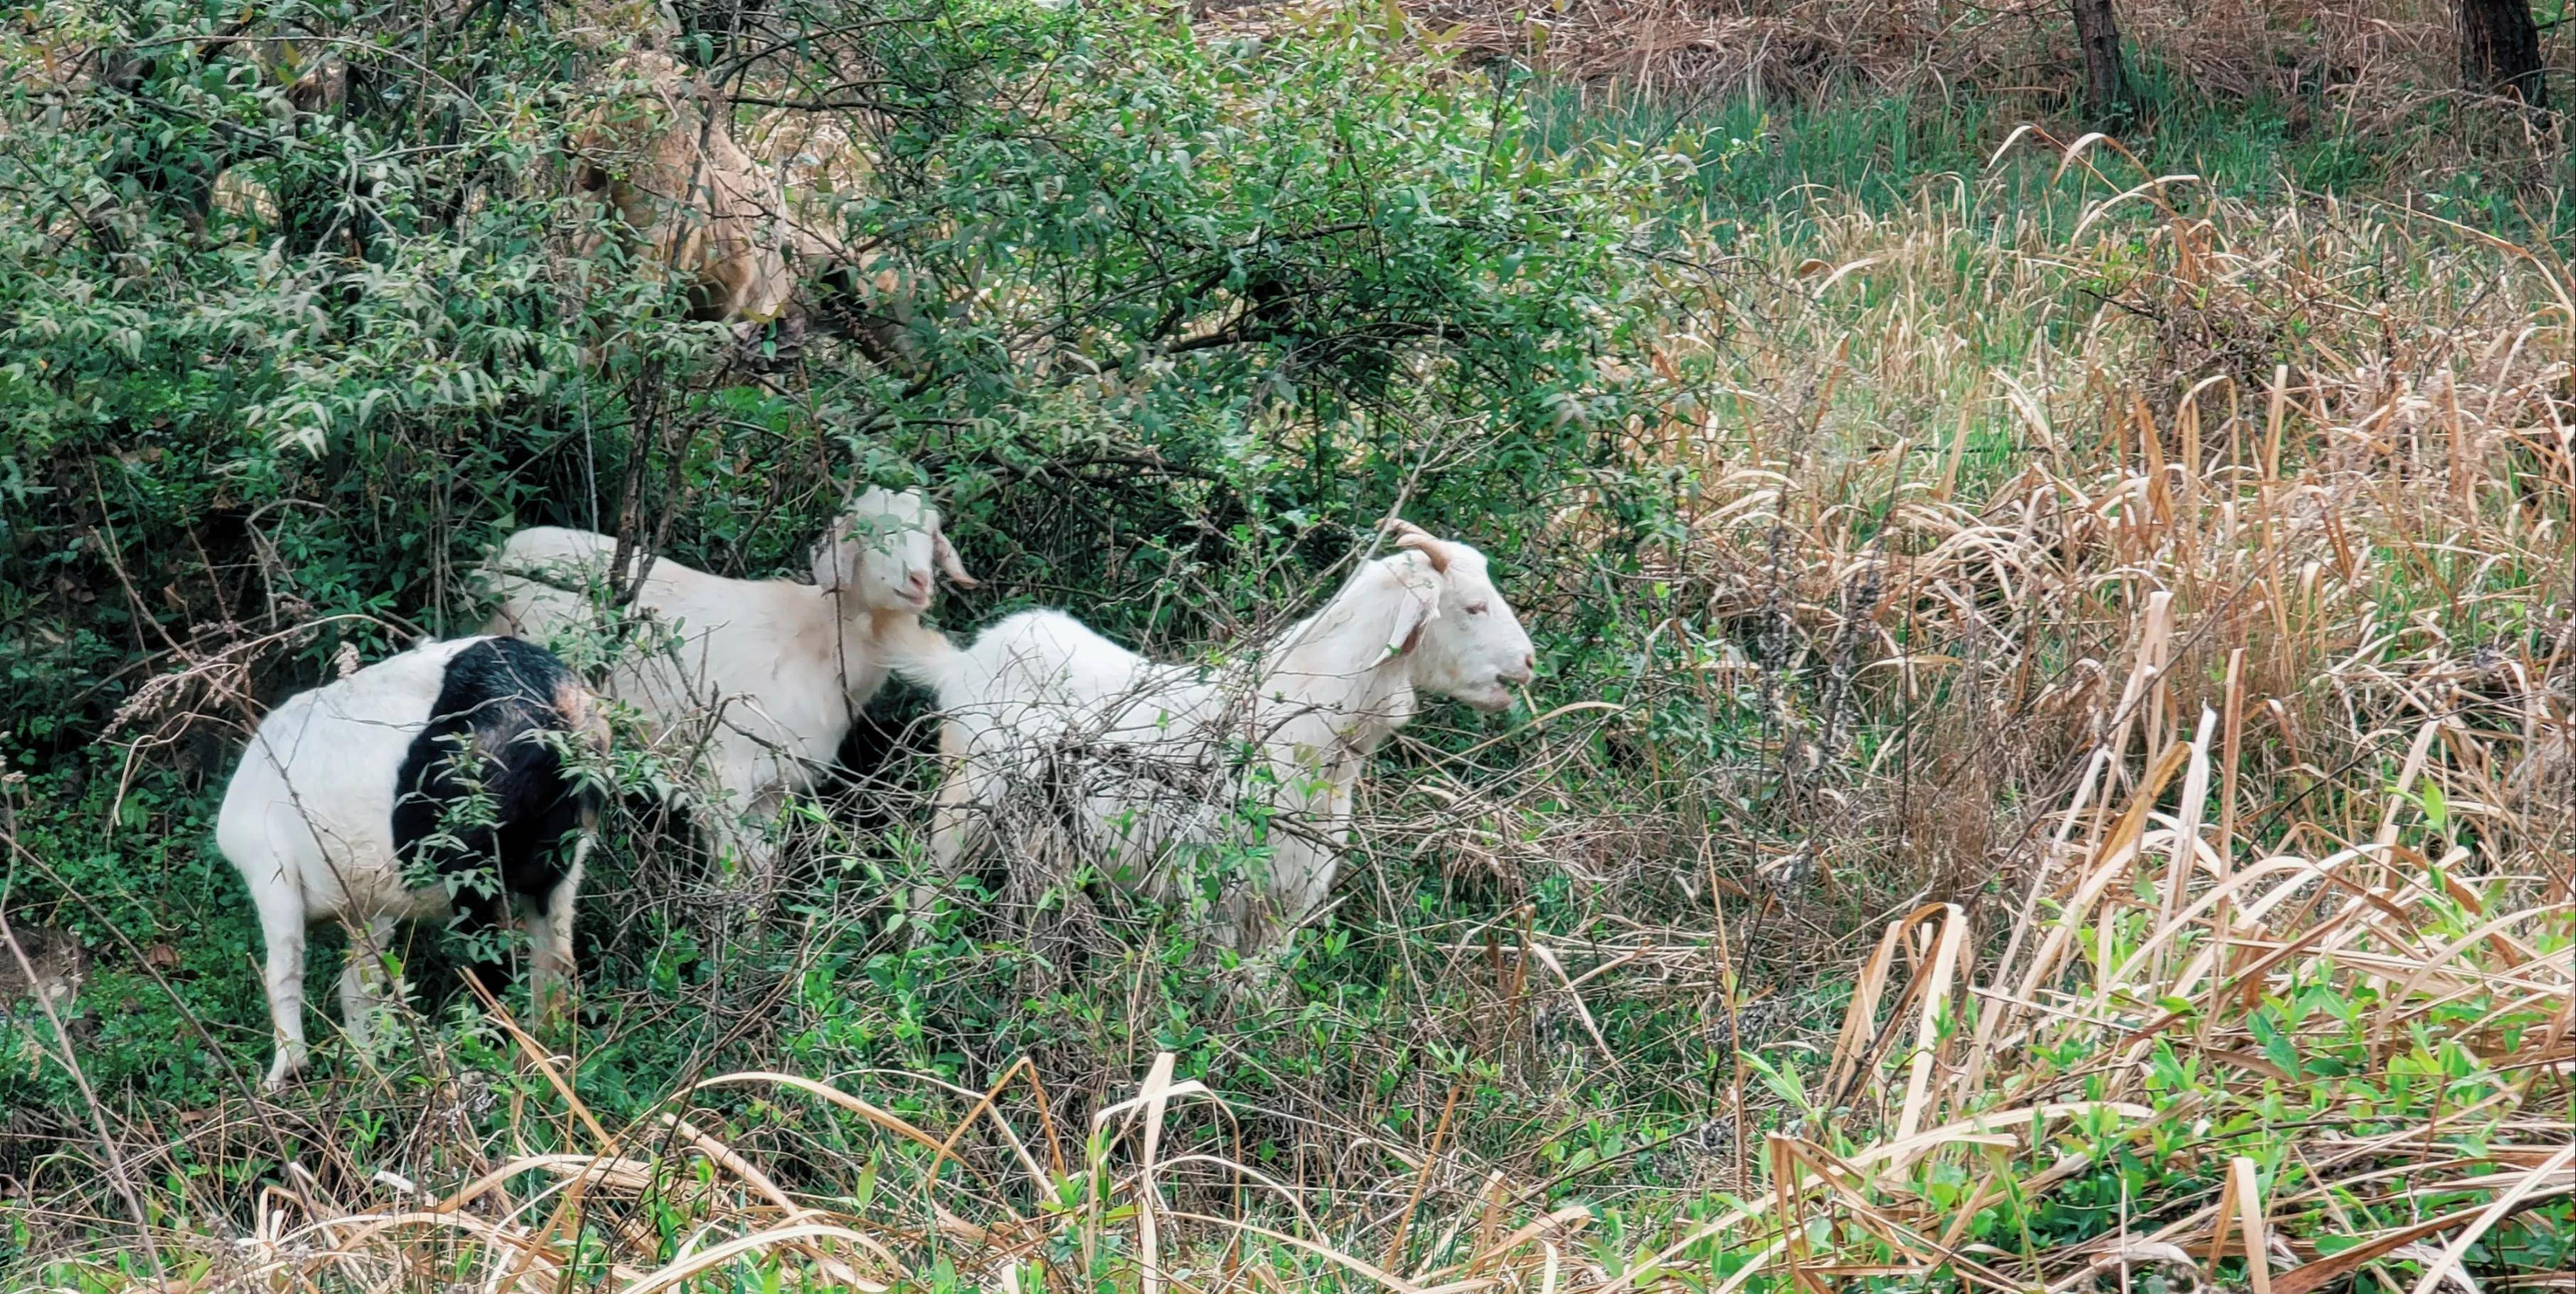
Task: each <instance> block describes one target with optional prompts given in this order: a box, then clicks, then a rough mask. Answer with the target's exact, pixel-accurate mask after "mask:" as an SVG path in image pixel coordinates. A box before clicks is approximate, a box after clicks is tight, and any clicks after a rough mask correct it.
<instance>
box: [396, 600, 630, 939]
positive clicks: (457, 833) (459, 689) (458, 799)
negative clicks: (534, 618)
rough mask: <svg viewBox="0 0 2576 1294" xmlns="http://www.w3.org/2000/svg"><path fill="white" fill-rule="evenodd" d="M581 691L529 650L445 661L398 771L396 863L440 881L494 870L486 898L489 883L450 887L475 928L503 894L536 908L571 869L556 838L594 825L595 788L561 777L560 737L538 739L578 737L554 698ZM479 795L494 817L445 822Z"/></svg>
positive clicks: (550, 661) (495, 918)
mask: <svg viewBox="0 0 2576 1294" xmlns="http://www.w3.org/2000/svg"><path fill="white" fill-rule="evenodd" d="M579 686H580V684H579V682H578V680H576V679H574V678H573V676H572V672H571V671H570V670H567V669H565V668H564V664H563V662H562V661H560V660H557V659H555V657H554V654H553V653H552V652H549V651H547V650H545V649H544V648H542V647H539V646H536V645H535V644H533V643H528V642H523V641H521V640H519V639H516V638H492V639H487V640H485V641H483V642H479V643H476V644H474V645H473V646H471V647H468V648H466V649H465V650H463V651H461V652H458V653H456V655H455V656H454V657H453V658H451V659H450V660H449V661H448V663H447V678H446V680H445V681H444V682H443V683H441V684H440V686H439V691H438V699H437V700H436V701H435V702H433V703H431V705H430V707H429V723H428V726H426V727H424V728H422V729H421V731H420V735H419V736H417V737H414V738H413V739H412V743H411V749H410V750H409V751H408V752H406V753H405V754H404V756H403V763H402V770H401V771H400V772H398V773H396V774H395V778H394V820H393V829H394V857H395V858H397V859H399V860H400V861H401V862H402V864H403V867H404V869H405V871H406V872H411V871H412V870H413V868H414V867H415V865H416V864H417V865H426V866H427V867H428V868H429V869H431V870H433V871H435V872H437V873H438V874H439V875H440V876H442V877H444V876H454V875H460V874H465V873H471V872H476V871H487V872H488V869H491V868H492V867H494V866H495V865H497V866H498V868H499V871H500V882H501V885H500V892H499V893H497V894H496V893H486V892H485V891H486V890H488V889H489V888H490V887H489V885H488V883H487V884H484V885H475V884H471V883H469V884H466V885H464V886H462V887H460V888H459V889H458V890H457V892H456V904H457V906H458V907H459V908H460V909H462V910H463V911H464V913H465V915H466V917H467V918H468V920H469V922H470V923H471V924H473V925H474V926H478V927H486V926H493V925H498V924H500V923H501V922H502V920H503V919H504V918H506V917H507V916H508V915H509V907H508V900H509V899H511V898H514V897H520V898H527V899H531V900H534V901H536V902H538V903H543V902H544V901H545V897H546V895H548V894H551V893H553V892H554V888H555V887H556V886H557V885H560V884H562V883H563V878H564V874H565V872H567V871H569V870H570V867H571V860H570V852H569V849H568V847H567V846H566V843H565V837H566V836H569V835H571V834H572V833H574V832H576V831H578V830H580V829H581V828H582V827H583V826H584V825H585V824H586V823H589V822H592V821H596V820H597V817H598V813H599V807H600V802H601V799H602V797H601V796H600V794H599V792H598V791H597V789H596V788H592V787H586V786H584V785H583V784H581V783H580V782H579V781H578V780H577V779H574V778H572V777H568V776H567V775H566V772H565V769H564V766H563V757H562V755H561V753H560V750H559V744H560V743H559V740H557V739H550V738H548V737H546V736H544V735H542V734H546V733H563V734H567V735H568V736H569V735H571V734H573V733H574V732H575V727H574V724H575V721H574V719H573V717H572V716H568V715H566V714H564V712H563V710H562V708H561V706H559V705H558V704H557V701H556V698H557V697H558V696H562V695H565V694H566V689H573V688H578V687H579ZM476 795H481V796H483V797H485V799H486V801H487V802H488V805H489V808H490V815H489V816H490V818H491V822H489V823H481V822H476V823H471V824H467V823H455V824H450V823H448V822H447V819H448V817H449V815H450V813H451V812H452V811H453V810H454V809H455V807H456V806H457V805H459V804H461V803H463V802H465V801H467V800H468V799H470V798H472V797H474V796H476ZM478 816H480V815H478ZM450 826H452V828H453V829H452V830H449V829H447V828H449V827H450ZM414 874H416V873H414Z"/></svg>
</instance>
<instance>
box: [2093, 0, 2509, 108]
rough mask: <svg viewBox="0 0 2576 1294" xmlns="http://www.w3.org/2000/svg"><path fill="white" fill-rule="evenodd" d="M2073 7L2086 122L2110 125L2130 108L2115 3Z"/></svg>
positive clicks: (2472, 0)
mask: <svg viewBox="0 0 2576 1294" xmlns="http://www.w3.org/2000/svg"><path fill="white" fill-rule="evenodd" d="M2460 2H2461V3H2462V4H2478V3H2482V2H2484V0H2460ZM2521 2H2522V0H2513V3H2521ZM2073 4H2074V9H2075V43H2076V45H2077V46H2078V47H2079V48H2081V49H2082V50H2083V52H2084V119H2085V121H2086V122H2087V123H2089V124H2091V125H2093V126H2096V127H2104V126H2108V125H2110V124H2111V123H2113V122H2114V121H2116V120H2118V119H2119V117H2120V116H2121V115H2122V114H2123V113H2125V112H2126V111H2127V110H2128V107H2129V78H2128V74H2127V73H2126V72H2124V71H2122V70H2121V67H2120V24H2119V22H2118V21H2117V20H2116V19H2115V18H2114V17H2113V16H2112V13H2111V0H2073Z"/></svg>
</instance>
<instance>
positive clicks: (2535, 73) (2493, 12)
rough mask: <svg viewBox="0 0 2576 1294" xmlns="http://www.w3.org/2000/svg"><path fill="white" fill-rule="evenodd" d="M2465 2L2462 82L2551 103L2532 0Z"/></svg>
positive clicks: (2485, 90)
mask: <svg viewBox="0 0 2576 1294" xmlns="http://www.w3.org/2000/svg"><path fill="white" fill-rule="evenodd" d="M2081 2H2082V0H2078V7H2079V8H2080V7H2081ZM2459 4H2460V81H2461V83H2462V84H2464V85H2466V86H2467V87H2468V88H2469V89H2471V90H2473V91H2476V92H2478V93H2481V94H2485V93H2494V94H2518V95H2521V96H2522V101H2523V102H2524V103H2525V104H2528V105H2530V106H2531V107H2534V108H2541V107H2547V106H2548V102H2549V91H2548V84H2547V82H2545V81H2543V80H2542V79H2541V72H2540V28H2539V27H2537V26H2535V25H2533V23H2532V21H2531V0H2459Z"/></svg>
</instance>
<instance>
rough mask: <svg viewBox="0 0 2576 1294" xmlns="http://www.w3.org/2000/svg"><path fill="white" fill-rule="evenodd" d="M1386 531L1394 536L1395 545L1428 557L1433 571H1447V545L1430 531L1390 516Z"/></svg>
mask: <svg viewBox="0 0 2576 1294" xmlns="http://www.w3.org/2000/svg"><path fill="white" fill-rule="evenodd" d="M1386 531H1387V533H1388V534H1390V535H1393V536H1395V546H1396V547H1398V548H1410V549H1412V550H1413V551H1415V552H1417V553H1420V554H1422V555H1423V556H1424V557H1427V558H1429V559H1430V560H1431V569H1432V570H1433V571H1435V572H1439V573H1444V574H1445V573H1446V572H1447V571H1448V569H1449V545H1448V544H1446V543H1443V542H1441V541H1440V540H1438V539H1435V538H1433V537H1432V536H1431V532H1429V531H1427V530H1424V529H1423V528H1422V527H1420V526H1417V525H1415V524H1413V523H1412V522H1410V521H1405V520H1402V519H1396V518H1390V519H1389V520H1388V521H1387V523H1386Z"/></svg>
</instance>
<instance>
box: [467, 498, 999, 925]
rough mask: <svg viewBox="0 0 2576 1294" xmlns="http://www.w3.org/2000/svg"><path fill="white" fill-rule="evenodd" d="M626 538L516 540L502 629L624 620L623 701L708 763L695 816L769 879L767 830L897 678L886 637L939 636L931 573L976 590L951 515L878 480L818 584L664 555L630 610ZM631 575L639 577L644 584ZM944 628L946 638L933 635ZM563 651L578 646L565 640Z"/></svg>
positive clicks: (664, 743)
mask: <svg viewBox="0 0 2576 1294" xmlns="http://www.w3.org/2000/svg"><path fill="white" fill-rule="evenodd" d="M616 551H617V541H616V540H615V539H614V538H612V537H610V536H607V535H602V534H597V533H594V532H591V531H587V530H566V529H562V528H560V527H555V526H540V527H537V528H534V529H529V530H522V531H520V532H518V533H517V534H514V535H512V536H510V538H509V539H508V540H506V541H504V542H503V543H502V545H501V548H500V551H499V552H498V553H496V554H494V556H493V558H492V562H491V564H490V566H489V567H488V568H487V579H488V582H489V585H490V588H491V591H492V592H493V593H495V594H497V595H498V597H499V600H500V610H499V611H498V613H497V614H495V615H494V617H493V619H492V622H491V624H490V625H489V626H487V627H488V628H490V629H492V630H493V631H495V632H505V631H506V632H512V633H520V634H525V635H527V636H528V637H531V638H536V639H539V640H546V639H551V638H561V637H563V636H565V635H566V633H567V631H578V634H579V635H587V636H588V640H589V641H590V642H593V643H595V642H598V641H599V640H600V637H601V636H602V635H603V634H606V633H608V632H609V631H610V627H611V626H614V625H616V624H618V623H619V617H620V615H621V614H622V615H623V616H625V617H628V618H631V619H632V620H634V621H637V622H640V623H637V624H631V625H629V626H628V629H629V631H630V632H632V633H633V634H634V639H633V641H632V642H631V643H630V644H629V645H628V647H627V649H626V650H625V651H624V652H623V653H622V654H620V656H619V657H618V658H617V660H616V662H615V664H614V665H613V666H612V668H611V669H610V670H609V673H608V680H607V687H606V690H607V692H608V693H609V695H611V696H614V697H616V698H617V699H618V700H620V701H623V702H625V703H627V704H628V705H631V706H633V707H635V709H636V711H637V712H638V714H639V715H640V716H641V717H642V718H643V719H644V720H645V721H646V723H647V724H648V726H649V727H650V728H651V730H652V734H653V736H654V739H655V741H656V743H657V744H658V745H659V746H660V747H661V749H662V750H663V752H664V753H665V754H666V755H669V756H672V757H674V758H675V759H676V760H677V761H678V762H679V763H681V764H682V765H683V766H692V767H694V766H696V765H697V760H698V758H699V757H700V756H703V757H704V759H705V761H706V762H705V765H704V769H705V775H706V779H707V781H708V783H709V784H710V785H709V787H708V788H707V789H706V790H704V791H702V792H701V793H700V795H699V797H698V798H699V800H700V801H701V802H700V803H698V804H697V805H696V806H694V807H696V808H697V809H698V810H699V812H698V813H697V814H696V819H697V825H698V827H699V829H700V830H701V831H702V832H704V833H705V835H706V836H707V838H708V840H709V842H710V843H711V844H713V845H714V846H715V847H716V848H718V849H719V850H726V849H730V850H731V851H732V852H733V853H734V855H735V856H736V858H737V859H739V860H740V861H741V862H742V863H743V865H744V866H745V868H746V870H747V871H748V873H749V874H750V876H751V878H752V879H753V881H754V882H755V883H756V884H757V885H760V886H761V887H763V888H765V887H766V885H767V883H768V882H769V881H770V879H771V878H773V877H774V876H775V875H776V857H775V855H774V853H773V852H772V850H771V848H770V846H769V844H768V843H767V841H766V840H765V839H755V838H754V836H756V835H757V834H758V833H753V834H752V835H746V834H745V833H744V832H743V831H742V830H741V826H742V824H743V823H744V822H746V821H750V822H754V823H758V824H763V825H765V824H767V823H769V822H770V821H771V820H773V819H775V818H776V817H777V816H778V811H779V809H780V808H781V807H782V806H783V805H784V804H785V802H786V797H787V795H788V794H789V793H791V792H795V791H802V790H806V789H808V788H810V787H811V786H812V785H813V782H814V775H815V772H816V770H818V769H820V768H822V767H824V766H825V765H827V764H828V763H829V762H830V761H831V759H832V757H833V755H834V753H835V752H836V751H837V750H838V749H839V747H840V744H841V739H842V738H843V737H844V736H846V735H848V733H849V730H850V724H851V722H852V720H853V719H855V718H856V717H857V715H858V713H859V711H860V710H861V709H863V708H864V707H865V706H866V705H867V703H868V698H870V697H872V696H875V695H876V693H877V689H879V688H880V687H883V686H884V685H885V679H886V657H887V654H888V652H887V648H888V644H889V643H892V642H896V641H898V640H901V639H904V638H906V637H907V636H911V635H919V634H927V633H930V632H931V631H929V630H925V629H923V628H922V627H921V613H922V612H924V611H926V610H928V609H929V607H930V603H931V597H932V591H933V586H932V583H931V579H932V574H933V568H934V567H935V568H936V569H937V570H938V571H939V572H944V573H945V574H946V575H947V576H948V580H949V582H950V583H952V584H955V585H957V586H959V587H961V588H973V587H974V586H975V581H974V579H973V578H971V577H969V576H968V575H967V574H966V570H965V567H964V566H963V565H961V564H960V563H959V562H958V560H957V550H956V549H955V548H953V547H951V546H950V545H949V543H948V537H947V536H946V535H944V534H942V533H941V532H940V525H939V513H938V512H937V511H936V510H935V509H933V508H932V507H931V506H930V504H929V502H928V501H927V500H925V499H923V498H922V496H921V495H920V494H919V493H918V492H906V493H902V494H895V493H890V492H888V491H886V490H882V489H870V490H868V491H866V492H865V493H862V494H860V495H858V496H857V497H856V498H854V499H852V500H851V501H850V504H849V506H848V507H847V508H846V509H844V510H843V512H842V515H841V517H840V519H839V520H838V521H836V522H834V523H833V526H832V529H831V531H830V533H828V534H826V535H825V536H824V537H823V539H822V540H821V541H820V542H819V543H817V544H816V545H815V548H814V553H813V572H814V583H813V584H811V585H806V584H799V583H797V582H795V581H793V580H734V579H726V578H724V577H722V576H718V575H709V574H707V573H706V572H704V571H698V570H692V569H690V568H689V567H686V566H682V565H680V564H679V563H677V562H672V561H667V560H661V561H655V562H653V563H652V564H651V567H650V568H649V570H647V572H646V573H645V575H644V579H643V583H642V584H641V585H640V586H639V587H637V588H636V590H635V594H634V597H633V600H632V601H631V602H630V603H629V604H628V605H627V606H626V607H625V609H624V611H623V612H622V613H620V612H617V611H615V610H613V609H611V608H609V607H608V606H606V605H605V604H606V603H607V602H608V601H609V600H610V599H609V596H608V595H609V594H610V593H611V591H612V590H614V589H615V588H617V587H618V586H619V584H620V581H619V580H618V579H617V578H615V575H614V574H613V573H612V572H611V571H610V570H609V566H610V564H611V563H612V562H613V561H614V560H615V555H616ZM632 579H633V577H632V575H631V574H628V575H626V576H625V580H626V581H628V582H631V581H632ZM934 636H935V635H934ZM557 645H558V646H561V647H564V649H565V650H567V651H570V650H572V648H571V646H570V645H568V644H564V643H558V644H557Z"/></svg>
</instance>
